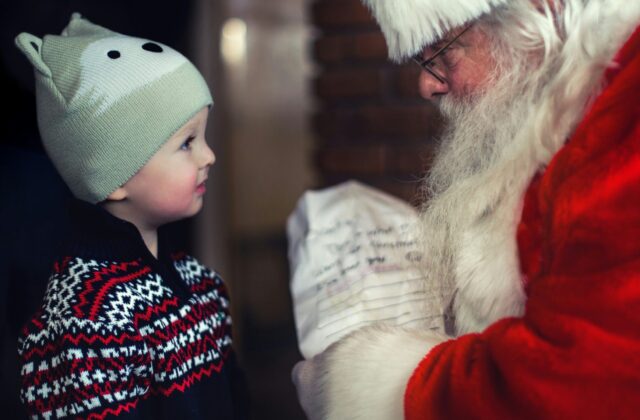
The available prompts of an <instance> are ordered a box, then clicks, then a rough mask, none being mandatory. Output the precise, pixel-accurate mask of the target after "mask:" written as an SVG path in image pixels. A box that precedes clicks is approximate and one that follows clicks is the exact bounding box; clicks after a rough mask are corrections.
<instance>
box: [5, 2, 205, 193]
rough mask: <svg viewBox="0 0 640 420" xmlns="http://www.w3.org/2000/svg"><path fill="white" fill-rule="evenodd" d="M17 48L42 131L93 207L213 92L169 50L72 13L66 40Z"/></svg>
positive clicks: (69, 179) (22, 41)
mask: <svg viewBox="0 0 640 420" xmlns="http://www.w3.org/2000/svg"><path fill="white" fill-rule="evenodd" d="M16 45H17V46H18V48H19V49H20V50H21V51H22V52H23V53H24V54H25V55H26V56H27V58H28V59H29V61H30V62H31V64H32V65H33V66H34V68H35V72H34V73H35V79H36V106H37V112H38V128H39V129H40V135H41V137H42V140H43V143H44V147H45V149H46V151H47V154H48V155H49V157H50V158H51V160H52V161H53V164H54V165H55V167H56V168H57V170H58V172H59V173H60V175H61V176H62V178H63V179H64V180H65V182H66V183H67V185H68V186H69V188H70V189H71V191H72V192H73V194H74V195H75V196H76V197H78V198H80V199H82V200H85V201H88V202H90V203H97V202H100V201H103V200H105V199H106V198H107V197H108V196H109V194H111V193H112V192H113V191H115V190H116V189H117V188H119V187H121V186H122V185H124V184H125V183H126V182H127V181H128V180H129V179H130V178H131V177H132V176H134V175H135V174H136V173H137V172H138V170H140V168H142V166H144V164H145V163H146V162H147V161H148V160H149V159H150V158H151V157H152V156H153V155H154V154H155V153H156V151H157V150H158V149H159V148H160V147H161V146H162V145H163V144H164V143H165V142H166V140H168V139H169V138H170V137H171V136H172V135H173V134H174V133H175V132H176V131H177V130H178V129H179V128H180V127H182V126H183V125H184V124H185V123H186V122H187V121H189V120H190V119H191V118H192V117H193V116H195V115H196V114H197V113H198V112H199V111H200V110H201V109H202V108H204V107H205V106H210V105H212V103H213V101H212V99H211V93H210V92H209V88H208V87H207V84H206V82H205V81H204V79H203V78H202V75H201V74H200V73H199V72H198V70H197V69H196V68H195V67H194V66H193V64H191V63H190V62H189V60H187V59H186V58H185V57H184V56H183V55H181V54H180V53H178V52H177V51H175V50H173V49H171V48H170V47H168V46H166V45H162V44H160V43H157V42H152V41H149V40H146V39H140V38H134V37H130V36H127V35H122V34H119V33H117V32H113V31H111V30H109V29H106V28H103V27H101V26H98V25H95V24H93V23H91V22H89V21H88V20H86V19H84V18H82V17H81V16H80V14H78V13H74V14H73V15H72V16H71V21H70V22H69V24H68V25H67V27H66V28H65V29H64V30H63V31H62V34H61V35H59V36H58V35H46V36H44V37H43V38H42V39H40V38H38V37H36V36H33V35H31V34H28V33H21V34H20V35H18V36H17V37H16Z"/></svg>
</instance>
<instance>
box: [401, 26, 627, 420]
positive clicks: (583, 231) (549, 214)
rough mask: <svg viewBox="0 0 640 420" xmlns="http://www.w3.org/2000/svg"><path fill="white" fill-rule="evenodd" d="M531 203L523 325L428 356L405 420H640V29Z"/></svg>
mask: <svg viewBox="0 0 640 420" xmlns="http://www.w3.org/2000/svg"><path fill="white" fill-rule="evenodd" d="M615 61H616V62H617V63H619V64H620V65H619V66H618V67H616V68H613V69H610V70H608V72H607V73H606V75H605V78H606V88H605V89H604V90H603V92H602V93H601V94H600V95H599V96H598V98H597V99H596V101H595V102H594V103H593V104H592V105H591V107H590V110H589V112H588V113H587V115H586V117H585V118H584V119H583V121H582V122H581V123H580V125H579V126H578V127H577V129H576V131H575V132H574V134H573V136H572V137H571V139H570V140H569V142H568V143H567V145H566V146H565V147H564V148H563V149H562V150H561V151H560V152H559V153H558V154H557V155H556V156H555V157H554V158H553V160H552V161H551V163H550V165H549V166H548V168H547V170H546V171H545V173H544V174H543V175H542V176H541V177H539V178H537V179H536V180H534V182H533V183H532V184H531V186H530V187H529V189H528V191H527V195H526V198H525V205H524V210H523V215H522V220H521V222H520V225H519V227H518V245H519V251H520V262H521V269H522V272H523V274H524V276H525V278H526V279H528V280H527V285H526V291H527V302H526V310H525V314H524V316H522V317H520V318H507V319H503V320H501V321H498V322H496V323H495V324H493V325H492V326H491V327H490V328H488V329H487V330H485V331H484V332H482V333H479V334H468V335H465V336H462V337H459V338H458V339H456V340H451V341H447V342H445V343H442V344H440V345H438V346H437V347H435V348H434V349H433V350H431V351H430V352H429V354H428V356H427V357H426V358H424V359H423V360H422V361H421V362H420V364H419V366H418V368H417V369H416V370H415V371H414V373H413V375H412V376H411V379H410V381H409V384H408V386H407V389H406V392H405V401H404V410H405V416H406V418H408V419H424V418H448V419H450V418H472V417H477V418H487V419H489V418H491V419H495V418H541V417H544V418H616V419H618V418H640V29H637V30H636V31H635V33H634V35H633V36H632V37H631V38H630V39H629V40H628V41H627V42H626V44H625V45H624V47H623V48H622V50H621V51H620V52H619V54H618V56H617V58H616V60H615Z"/></svg>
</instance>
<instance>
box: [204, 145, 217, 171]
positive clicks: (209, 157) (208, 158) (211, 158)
mask: <svg viewBox="0 0 640 420" xmlns="http://www.w3.org/2000/svg"><path fill="white" fill-rule="evenodd" d="M215 162H216V155H215V154H214V153H213V150H211V148H210V147H209V145H208V144H206V143H205V146H204V150H203V154H202V166H203V167H204V166H211V165H213V164H214V163H215Z"/></svg>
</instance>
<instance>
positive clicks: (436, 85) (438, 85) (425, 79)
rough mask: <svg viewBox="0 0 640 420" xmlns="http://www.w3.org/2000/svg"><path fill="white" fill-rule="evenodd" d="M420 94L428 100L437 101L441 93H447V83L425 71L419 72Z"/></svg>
mask: <svg viewBox="0 0 640 420" xmlns="http://www.w3.org/2000/svg"><path fill="white" fill-rule="evenodd" d="M418 87H419V90H420V96H422V97H423V98H424V99H427V100H429V101H437V100H438V99H440V97H441V96H442V95H446V94H447V93H449V84H448V83H447V82H446V81H445V82H441V81H439V80H438V79H436V78H435V77H433V76H432V75H431V74H429V73H428V72H426V71H424V70H423V71H422V73H420V78H419V79H418Z"/></svg>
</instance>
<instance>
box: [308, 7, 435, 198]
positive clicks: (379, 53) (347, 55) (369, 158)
mask: <svg viewBox="0 0 640 420" xmlns="http://www.w3.org/2000/svg"><path fill="white" fill-rule="evenodd" d="M390 1H392V0H390ZM310 18H311V24H312V25H313V27H314V28H315V29H316V30H317V37H316V39H315V41H314V43H313V46H312V55H313V60H314V62H315V63H316V67H317V72H316V75H315V79H314V80H313V92H314V95H315V98H316V101H317V105H316V108H315V113H314V115H313V117H312V118H313V130H314V133H315V135H316V153H315V159H316V162H315V163H316V167H317V169H318V172H319V174H320V176H321V179H322V183H323V184H324V185H331V184H335V183H338V182H341V181H344V180H346V179H350V178H355V179H359V180H361V181H364V182H366V183H368V184H371V185H374V186H376V187H379V188H381V189H383V190H386V191H388V192H390V193H392V194H394V195H396V196H399V197H401V198H404V199H406V200H408V201H411V202H415V192H416V189H417V188H418V186H419V180H420V177H421V176H422V175H423V174H424V172H425V170H426V169H427V168H428V165H429V162H430V158H431V155H432V151H433V142H432V141H431V139H432V138H433V136H434V135H435V134H437V132H438V130H439V128H440V123H439V119H438V113H437V111H436V110H435V109H434V108H433V107H432V106H431V105H429V104H428V103H426V102H425V101H424V100H422V99H421V98H420V96H419V94H418V87H417V79H418V74H419V68H418V67H417V66H415V65H413V64H407V65H397V64H394V63H391V62H389V61H388V59H387V47H386V44H385V41H384V37H383V36H382V33H381V32H380V30H379V28H378V26H377V25H376V23H375V21H374V20H373V18H372V16H371V15H370V13H369V11H368V10H367V9H366V7H364V6H363V5H362V3H361V2H360V0H315V1H314V2H313V3H312V5H311V9H310Z"/></svg>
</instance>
